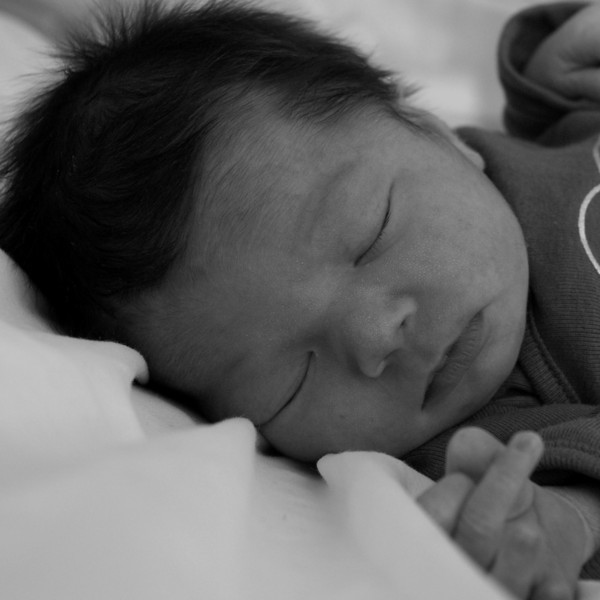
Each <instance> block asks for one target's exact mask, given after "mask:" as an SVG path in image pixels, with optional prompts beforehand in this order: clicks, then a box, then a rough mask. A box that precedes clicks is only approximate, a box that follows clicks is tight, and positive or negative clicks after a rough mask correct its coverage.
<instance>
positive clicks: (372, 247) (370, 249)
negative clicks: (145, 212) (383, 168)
mask: <svg viewBox="0 0 600 600" xmlns="http://www.w3.org/2000/svg"><path fill="white" fill-rule="evenodd" d="M391 211H392V194H391V193H390V195H389V196H388V204H387V210H386V211H385V216H384V217H383V223H382V224H381V227H380V228H379V233H378V234H377V237H376V238H375V239H374V240H373V241H372V242H371V244H370V245H369V247H368V248H367V249H366V250H365V251H364V252H363V253H362V254H361V255H360V256H359V257H358V258H357V259H356V261H355V263H354V264H355V265H358V264H359V263H360V262H361V261H362V260H363V259H364V258H365V256H367V255H369V254H371V253H372V252H374V251H375V250H376V249H377V247H378V246H379V243H380V242H381V240H382V238H383V235H384V233H385V230H386V227H387V225H388V223H389V222H390V213H391Z"/></svg>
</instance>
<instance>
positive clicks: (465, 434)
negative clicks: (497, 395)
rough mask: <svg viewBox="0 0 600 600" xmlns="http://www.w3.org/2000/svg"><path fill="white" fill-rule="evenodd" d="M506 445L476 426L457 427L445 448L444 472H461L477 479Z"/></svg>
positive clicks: (474, 479)
mask: <svg viewBox="0 0 600 600" xmlns="http://www.w3.org/2000/svg"><path fill="white" fill-rule="evenodd" d="M505 448H506V446H505V445H504V444H503V443H502V442H500V440H498V439H496V438H495V437H494V436H493V435H491V434H490V433H488V432H487V431H484V430H483V429H479V428H478V427H464V428H463V429H459V430H458V431H457V432H456V433H455V434H454V435H453V436H452V438H451V439H450V442H449V443H448V448H447V450H446V473H454V472H461V473H465V474H466V475H468V476H469V477H470V478H471V479H473V481H479V480H480V479H481V478H482V477H483V475H484V474H485V473H486V471H487V470H488V468H489V466H490V465H491V464H492V462H493V461H494V460H495V459H496V457H497V456H498V455H499V454H500V453H501V452H503V451H504V449H505Z"/></svg>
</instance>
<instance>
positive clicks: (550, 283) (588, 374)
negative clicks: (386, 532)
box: [0, 3, 600, 599]
mask: <svg viewBox="0 0 600 600" xmlns="http://www.w3.org/2000/svg"><path fill="white" fill-rule="evenodd" d="M599 31H600V10H599V9H598V7H591V8H585V7H582V6H580V5H564V4H563V5H558V6H555V7H549V8H546V9H539V10H537V11H533V12H529V13H527V14H526V15H524V16H522V17H520V18H517V19H516V20H514V21H513V22H512V23H511V25H510V26H509V28H508V29H507V30H506V33H505V35H504V38H503V42H502V43H503V45H502V47H501V58H502V60H503V61H504V62H502V64H503V68H504V71H503V72H502V76H503V79H504V82H505V84H506V85H507V87H508V92H507V93H508V95H509V108H508V111H507V123H508V125H509V127H510V128H511V131H512V132H513V133H514V134H515V135H516V136H518V137H519V138H529V139H531V140H532V139H536V140H537V142H538V143H537V144H534V143H533V142H530V141H526V142H524V141H523V139H517V138H510V137H507V136H504V135H500V134H490V133H486V132H481V131H478V130H464V131H462V132H461V137H460V138H459V136H458V135H457V134H456V133H454V132H452V131H450V130H449V129H448V128H447V127H446V126H445V125H444V124H443V123H441V122H440V121H439V120H438V119H436V118H435V117H434V116H432V115H430V114H428V113H426V112H423V111H421V110H419V109H417V108H415V107H413V106H412V105H411V104H410V102H409V90H406V89H405V87H403V86H402V85H399V84H398V82H396V81H394V80H393V79H392V78H391V77H390V75H389V73H387V72H385V71H382V70H380V69H378V68H376V67H374V66H372V65H371V64H369V62H368V61H367V60H366V59H365V58H364V57H362V56H361V55H360V54H359V53H357V52H356V51H355V50H353V49H352V48H350V47H348V46H346V45H344V44H342V43H339V42H337V41H335V40H333V39H331V38H329V37H327V36H324V35H322V34H320V33H317V32H315V31H314V30H313V29H312V27H310V26H309V25H306V24H305V23H303V22H299V21H296V20H294V19H291V18H288V17H284V16H281V15H277V14H273V13H269V12H265V11H261V10H258V9H253V8H243V7H240V6H236V5H232V4H222V3H221V4H209V5H207V6H205V7H203V8H190V7H178V8H175V9H169V10H167V9H162V8H160V6H158V5H155V4H146V5H144V6H143V7H142V8H141V9H139V10H138V11H136V13H135V14H134V15H129V16H127V15H125V16H124V17H123V18H122V19H115V18H110V19H108V20H105V21H104V26H103V27H102V28H101V29H100V31H99V32H97V33H96V34H94V35H88V36H80V37H78V38H77V39H74V40H73V42H72V43H71V45H70V47H69V49H68V51H67V54H66V56H65V65H66V66H65V67H64V70H63V71H62V72H61V74H60V77H59V78H58V80H57V81H56V82H55V83H53V84H52V85H51V86H49V87H48V89H47V90H46V91H45V92H44V93H42V94H40V95H39V97H38V98H36V100H35V102H34V104H33V105H32V106H31V107H30V108H29V110H28V111H27V112H25V113H24V115H23V116H22V118H21V119H20V121H19V122H18V124H17V126H16V128H15V130H14V135H13V138H12V140H11V143H10V144H9V149H8V152H7V154H6V157H5V160H4V177H5V179H6V200H5V202H4V204H3V205H2V207H1V209H0V246H1V247H2V248H3V249H4V250H6V251H7V252H8V253H9V254H10V255H11V256H12V257H13V258H14V259H15V261H16V262H17V263H18V264H19V265H20V266H21V267H22V268H23V269H24V270H25V271H26V272H27V273H28V275H29V277H30V278H31V280H32V281H33V283H34V284H35V285H36V286H37V288H38V289H39V290H40V292H41V293H42V294H43V296H44V297H45V299H46V300H47V303H48V307H49V310H50V311H51V314H52V316H53V317H54V319H55V320H56V322H57V323H58V324H59V326H60V327H61V328H62V329H63V330H64V331H65V332H67V333H70V334H73V335H79V336H86V337H91V338H97V339H112V340H117V341H120V342H123V343H126V344H129V345H131V346H132V347H134V348H136V349H138V350H139V351H140V352H142V354H143V355H144V356H145V358H146V359H147V361H148V364H149V367H150V372H151V375H152V378H153V380H154V381H155V382H156V383H157V384H158V385H161V386H166V387H167V388H170V389H172V390H176V391H177V392H178V393H180V394H182V395H183V397H184V398H185V399H186V402H187V403H188V404H189V406H190V407H192V408H194V409H195V410H198V411H199V412H200V413H202V414H203V415H205V416H206V417H207V418H210V419H213V420H219V419H224V418H227V417H230V416H236V415H242V416H245V417H248V418H249V419H251V420H252V421H253V422H254V423H255V424H256V426H257V427H258V428H259V430H260V431H261V433H262V434H263V435H264V436H265V437H266V438H267V440H269V442H270V443H271V444H272V445H273V446H274V447H275V448H277V449H278V450H279V451H281V452H282V453H284V454H286V455H288V456H291V457H294V458H298V459H301V460H308V461H312V460H316V459H317V458H319V457H320V456H322V455H323V454H325V453H328V452H338V451H342V450H348V449H370V450H378V451H382V452H386V453H389V454H392V455H395V456H398V457H405V456H406V457H407V459H408V460H409V461H411V464H413V465H415V466H416V467H418V468H420V469H421V470H422V471H423V472H425V473H427V474H429V475H430V476H432V477H434V478H436V479H440V481H439V482H438V483H437V484H436V485H434V486H433V487H432V488H431V489H430V490H429V491H428V492H426V493H425V494H424V495H423V496H422V497H421V498H420V499H419V501H420V503H421V505H422V506H423V507H424V508H425V510H427V512H429V514H431V515H432V516H433V518H434V519H436V520H437V521H438V522H439V523H440V524H441V525H442V526H443V527H444V528H446V530H447V531H448V532H449V534H450V535H452V536H453V537H454V538H455V539H456V541H457V542H458V543H459V544H460V545H461V546H462V547H463V548H464V549H465V550H466V551H467V552H468V553H469V554H470V555H471V556H472V557H473V558H474V559H475V560H476V561H477V562H478V563H479V564H480V565H481V566H482V567H483V568H484V569H486V570H487V571H489V572H490V573H492V574H493V575H494V576H495V577H496V578H497V579H498V580H499V581H501V582H502V583H503V584H504V585H505V586H506V587H507V588H508V589H509V590H510V591H512V592H513V593H514V594H515V595H517V596H519V597H523V598H550V599H553V598H571V597H573V596H572V594H573V589H574V585H575V583H576V580H577V577H578V576H579V574H580V570H581V567H582V565H583V564H584V563H585V562H586V561H588V559H589V558H590V557H592V556H593V555H594V554H595V552H596V550H597V549H598V548H599V547H600V535H599V532H600V493H598V492H597V490H596V483H595V481H596V480H597V479H600V461H598V460H597V459H598V458H600V428H599V427H597V426H596V425H600V421H598V419H600V417H598V416H597V413H598V408H597V406H595V404H596V403H597V397H598V396H597V394H598V390H600V370H599V369H598V368H597V364H598V359H597V357H598V344H597V340H599V339H600V325H599V324H600V303H598V300H599V295H600V294H599V292H600V287H599V285H600V283H599V281H598V276H599V274H600V268H599V267H597V263H594V260H595V258H594V256H595V255H594V250H595V247H594V244H595V245H596V246H597V245H598V243H599V242H598V240H596V239H595V237H594V236H596V232H597V231H599V230H600V229H599V227H600V212H594V210H593V205H592V206H591V203H592V200H593V197H594V193H595V192H594V190H595V189H596V188H595V187H594V186H597V185H598V182H600V175H599V173H598V169H599V168H600V158H598V156H599V155H600V152H598V150H597V146H596V145H595V144H596V138H595V137H590V136H592V134H593V133H594V131H596V132H597V131H599V130H600V111H599V110H598V108H599V107H600V73H598V71H597V70H596V69H594V68H593V65H594V64H595V61H596V60H597V58H598V57H600V44H598V43H597V42H596V39H595V37H596V36H597V34H598V32H599ZM587 67H589V69H588V68H587ZM594 126H596V128H595V129H594ZM596 135H597V134H596ZM465 142H467V143H465ZM563 146H566V147H565V148H563ZM482 156H483V158H482ZM588 159H589V160H588ZM595 159H596V162H594V160H595ZM586 160H587V162H586ZM588 163H589V164H588ZM484 167H485V172H484ZM540 199H541V200H540ZM582 199H585V200H586V201H587V204H586V205H585V210H583V208H581V207H583V204H585V202H584V203H583V204H581V200H582ZM542 200H543V201H542ZM580 205H581V206H580ZM590 206H591V208H590ZM573 211H575V229H574V231H575V234H577V236H578V237H577V238H576V239H575V238H573V235H574V234H573V233H572V232H571V229H569V227H567V223H570V221H568V219H570V218H571V216H572V215H571V213H572V212H573ZM577 224H578V225H577ZM588 232H589V233H588ZM586 244H587V245H586ZM530 271H531V272H530ZM549 274H550V275H549ZM552 275H553V276H552ZM549 300H550V302H548V301H549ZM580 314H585V316H586V318H587V319H588V324H589V327H588V326H587V324H586V325H585V327H581V319H579V318H578V315H580ZM517 359H518V361H519V362H518V364H517ZM465 422H467V423H471V424H476V425H478V426H480V427H483V428H484V429H487V430H488V431H490V432H491V433H493V434H494V436H491V435H489V434H488V433H485V432H484V431H482V430H481V429H475V428H467V429H463V430H461V431H459V433H457V434H455V435H454V437H452V439H451V441H450V444H449V445H448V441H449V439H450V437H451V435H452V434H453V430H454V429H455V428H456V427H457V426H458V425H460V424H464V423H465ZM525 429H535V430H537V431H538V432H539V435H538V434H533V433H518V432H519V431H521V430H525ZM515 434H516V435H515ZM540 435H541V437H542V438H543V439H544V441H545V442H546V452H544V455H543V457H542V459H541V462H540V465H539V467H538V469H537V471H536V474H535V475H534V478H535V480H536V482H537V483H538V484H540V483H543V484H545V485H544V487H541V486H540V485H538V484H534V483H532V481H530V479H529V477H530V475H531V474H532V472H533V470H534V468H536V464H537V463H538V460H539V459H540V455H541V454H542V442H541V441H540V437H539V436H540ZM505 444H507V445H505ZM446 456H447V460H446V459H445V457H446ZM586 568H587V571H586V574H588V575H591V576H595V577H600V565H598V566H595V560H592V561H591V562H588V566H587V567H586Z"/></svg>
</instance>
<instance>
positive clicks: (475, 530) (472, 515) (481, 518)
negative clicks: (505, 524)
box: [461, 510, 498, 541]
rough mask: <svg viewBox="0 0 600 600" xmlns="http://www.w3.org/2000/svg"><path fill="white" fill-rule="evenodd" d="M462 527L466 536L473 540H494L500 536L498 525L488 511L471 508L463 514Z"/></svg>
mask: <svg viewBox="0 0 600 600" xmlns="http://www.w3.org/2000/svg"><path fill="white" fill-rule="evenodd" d="M461 529H462V531H463V534H464V536H465V537H466V538H469V539H473V540H482V541H485V540H492V539H495V538H496V537H497V536H498V530H497V526H496V524H495V523H494V522H492V521H491V520H490V519H489V517H488V515H487V513H486V511H481V510H471V511H469V513H468V514H465V515H464V516H463V519H462V522H461Z"/></svg>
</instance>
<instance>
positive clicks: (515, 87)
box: [498, 2, 600, 145]
mask: <svg viewBox="0 0 600 600" xmlns="http://www.w3.org/2000/svg"><path fill="white" fill-rule="evenodd" d="M584 6H587V4H586V3H579V2H562V3H557V4H550V5H543V6H535V7H532V8H530V9H528V10H525V11H522V12H520V13H517V14H516V15H515V16H514V17H513V18H512V19H511V20H510V21H509V22H508V23H507V25H506V27H505V29H504V31H503V33H502V36H501V39H500V44H499V49H498V70H499V77H500V82H501V84H502V87H503V89H504V93H505V97H506V106H505V109H504V124H505V126H506V129H507V130H508V132H509V133H511V134H512V135H514V136H517V137H521V138H525V139H530V140H536V141H537V142H538V143H543V144H546V145H555V144H564V143H566V142H569V141H575V140H577V139H580V138H581V137H583V136H589V135H590V127H594V128H595V129H599V130H600V106H598V107H595V106H590V102H589V101H587V100H583V99H581V100H579V99H572V98H567V97H565V96H563V95H561V94H560V93H558V92H557V91H556V90H553V89H550V88H546V87H543V86H542V85H540V84H538V83H536V82H534V81H531V80H530V79H528V78H526V77H525V75H524V70H525V67H526V66H527V64H528V62H529V60H530V58H531V57H532V55H533V53H534V52H535V50H536V49H537V47H538V46H539V45H540V44H541V43H542V41H543V40H544V39H546V38H547V37H548V36H549V35H551V34H552V33H553V32H554V31H556V29H558V28H559V27H560V26H561V25H562V24H563V23H564V22H565V21H567V20H568V19H569V18H570V17H572V16H573V15H574V14H575V13H576V12H577V11H579V10H581V9H582V8H583V7H584Z"/></svg>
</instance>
